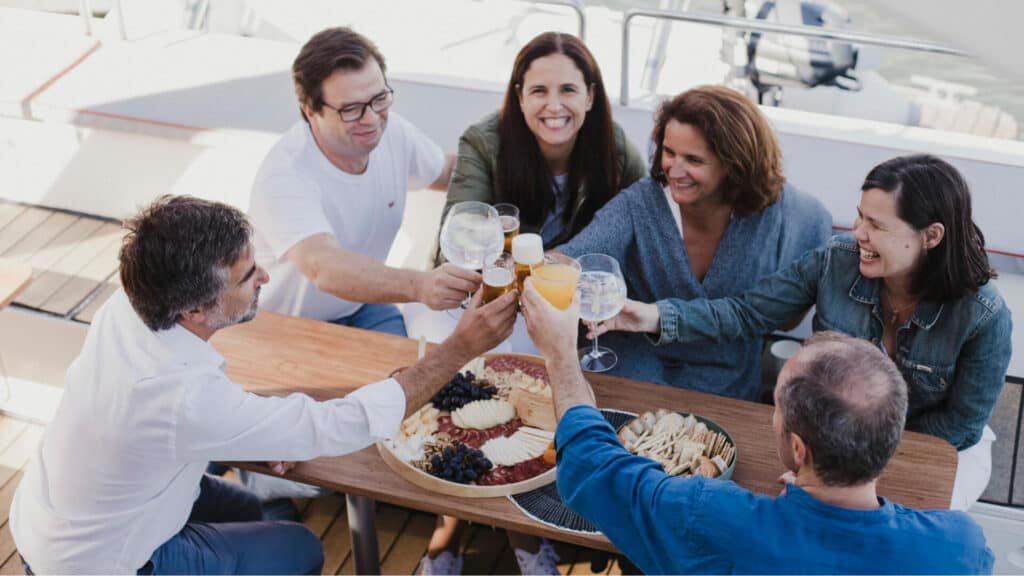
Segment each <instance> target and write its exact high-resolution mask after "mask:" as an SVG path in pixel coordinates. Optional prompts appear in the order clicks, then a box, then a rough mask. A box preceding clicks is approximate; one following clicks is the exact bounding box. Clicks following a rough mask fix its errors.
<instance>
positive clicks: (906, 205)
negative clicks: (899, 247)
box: [860, 154, 996, 302]
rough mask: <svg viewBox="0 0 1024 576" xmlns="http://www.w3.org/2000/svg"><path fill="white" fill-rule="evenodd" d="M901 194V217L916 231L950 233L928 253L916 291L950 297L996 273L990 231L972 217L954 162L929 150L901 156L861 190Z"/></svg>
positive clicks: (869, 178)
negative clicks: (936, 227)
mask: <svg viewBox="0 0 1024 576" xmlns="http://www.w3.org/2000/svg"><path fill="white" fill-rule="evenodd" d="M872 188H878V189H880V190H885V191H886V192H888V193H890V194H895V195H896V206H897V211H898V212H899V217H900V220H903V221H904V222H906V223H907V224H910V226H911V227H912V228H913V229H914V230H918V231H920V230H924V229H925V228H927V227H928V225H929V224H932V223H934V222H938V223H940V224H942V225H943V226H944V227H945V229H946V233H945V235H944V236H943V237H942V241H941V242H939V244H938V245H937V246H935V247H934V248H931V249H930V250H928V251H927V252H926V253H925V257H924V259H923V261H922V262H921V263H920V264H919V265H918V266H917V268H916V269H915V271H914V273H913V277H912V278H911V286H910V290H911V292H913V293H914V294H917V295H919V296H920V297H921V298H923V299H925V300H931V301H933V302H948V301H950V300H956V299H958V298H961V297H963V296H965V295H966V294H970V293H973V292H976V291H977V290H978V288H979V287H981V286H982V285H984V284H985V283H987V282H988V281H989V279H990V278H995V277H996V272H995V270H993V269H992V266H991V265H989V262H988V255H987V254H985V236H984V234H982V233H981V229H980V228H978V225H977V224H975V223H974V220H973V218H972V216H971V192H970V190H969V189H968V187H967V182H966V181H965V180H964V177H963V176H961V175H960V172H958V171H957V169H956V168H954V167H953V166H952V165H951V164H949V163H948V162H946V161H944V160H942V159H940V158H937V157H935V156H931V155H928V154H915V155H912V156H899V157H897V158H893V159H891V160H886V161H885V162H882V163H881V164H879V165H878V166H875V167H874V168H872V169H871V172H869V173H868V175H867V177H866V178H864V184H863V185H862V186H861V188H860V189H861V191H862V192H863V191H867V190H870V189H872Z"/></svg>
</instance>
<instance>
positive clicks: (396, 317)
mask: <svg viewBox="0 0 1024 576" xmlns="http://www.w3.org/2000/svg"><path fill="white" fill-rule="evenodd" d="M331 324H340V325H342V326H350V327H352V328H365V329H366V330H374V331H376V332H384V333H386V334H394V335H396V336H407V334H406V332H405V319H404V318H402V312H401V311H400V310H399V309H398V307H397V306H395V305H394V304H363V305H362V306H361V307H360V308H359V310H356V312H355V314H351V315H349V316H345V317H344V318H338V319H336V320H331ZM238 476H239V478H240V479H241V480H242V484H244V485H245V487H246V488H248V489H249V490H250V491H251V492H253V493H254V494H256V496H257V497H258V498H259V499H260V500H261V501H268V500H275V499H277V498H316V497H318V496H324V495H326V494H330V493H331V492H332V491H331V490H329V489H327V488H318V487H316V486H311V485H309V484H303V483H301V482H295V481H293V480H288V479H287V478H281V477H278V476H270V475H267V474H259V473H255V472H249V471H248V470H239V471H238Z"/></svg>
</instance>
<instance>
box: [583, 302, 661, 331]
mask: <svg viewBox="0 0 1024 576" xmlns="http://www.w3.org/2000/svg"><path fill="white" fill-rule="evenodd" d="M587 327H588V328H590V330H589V331H588V332H587V338H589V339H591V340H593V339H594V338H596V337H597V336H600V335H601V334H604V333H605V332H610V331H612V330H618V331H621V332H649V333H651V334H657V333H659V332H661V315H660V314H658V305H657V304H645V303H643V302H637V301H636V300H626V305H625V306H623V307H622V311H621V312H619V314H618V315H617V316H615V317H613V318H611V319H609V320H605V321H604V322H601V323H600V324H590V323H587Z"/></svg>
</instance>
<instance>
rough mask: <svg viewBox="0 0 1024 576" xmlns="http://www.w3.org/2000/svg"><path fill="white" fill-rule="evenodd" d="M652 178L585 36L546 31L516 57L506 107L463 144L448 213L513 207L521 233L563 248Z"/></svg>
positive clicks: (472, 130) (478, 125) (472, 129)
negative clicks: (622, 193)
mask: <svg viewBox="0 0 1024 576" xmlns="http://www.w3.org/2000/svg"><path fill="white" fill-rule="evenodd" d="M645 172H646V166H645V163H644V160H643V158H642V157H641V156H640V153H639V152H637V150H636V148H634V147H633V145H632V144H630V143H629V141H628V140H627V139H626V136H625V133H624V132H623V131H622V128H621V127H619V126H618V125H617V124H615V122H613V121H612V111H611V104H610V103H609V101H608V95H607V93H606V92H605V89H604V81H603V80H602V79H601V70H600V69H599V68H598V66H597V62H596V61H595V60H594V56H593V55H592V54H591V53H590V50H588V49H587V47H586V45H585V44H583V42H582V41H581V40H580V39H579V38H576V37H575V36H571V35H569V34H562V33H559V32H545V33H544V34H541V35H539V36H537V37H536V38H534V39H533V40H531V41H530V42H529V43H528V44H526V46H523V48H522V50H520V51H519V54H518V55H517V56H516V60H515V64H514V66H513V68H512V75H511V77H510V78H509V81H508V86H507V88H506V90H505V99H504V103H503V104H502V107H501V109H500V110H498V111H497V112H495V113H492V114H490V115H488V116H487V117H486V118H484V119H483V120H481V121H480V122H478V123H476V124H474V125H472V126H470V127H469V128H467V129H466V131H465V132H464V133H463V134H462V137H461V138H460V139H459V154H458V160H457V162H456V166H455V170H454V173H453V174H452V182H451V185H449V187H448V199H447V202H446V203H445V208H444V214H445V215H446V214H447V213H448V210H449V209H450V208H451V207H452V205H454V204H456V203H458V202H464V201H467V200H477V201H480V202H486V203H488V204H493V203H508V204H513V205H515V206H517V207H518V208H519V216H520V231H521V232H535V233H538V234H540V235H541V236H542V237H543V239H544V244H545V246H548V247H553V246H557V245H559V244H562V243H564V242H565V241H567V240H568V239H569V238H571V237H572V236H573V235H574V234H576V233H577V232H579V231H580V230H582V229H583V228H584V227H585V226H586V225H587V224H588V223H589V222H590V220H591V219H592V218H593V217H594V213H595V212H597V210H598V209H600V208H601V206H603V205H604V204H605V203H606V202H607V201H608V200H610V199H611V198H612V197H613V196H614V195H615V194H616V193H617V192H618V191H619V190H620V189H622V188H626V187H628V186H629V185H630V184H632V183H633V182H635V181H636V180H638V179H640V178H642V177H643V176H644V174H645Z"/></svg>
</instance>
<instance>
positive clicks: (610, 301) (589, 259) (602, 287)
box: [579, 254, 626, 372]
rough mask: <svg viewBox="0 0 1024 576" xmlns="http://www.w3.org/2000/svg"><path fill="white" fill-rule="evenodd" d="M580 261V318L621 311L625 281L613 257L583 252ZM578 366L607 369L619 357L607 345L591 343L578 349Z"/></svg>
mask: <svg viewBox="0 0 1024 576" xmlns="http://www.w3.org/2000/svg"><path fill="white" fill-rule="evenodd" d="M579 263H580V269H581V272H580V281H579V289H580V319H581V320H585V321H586V322H589V323H591V324H596V323H598V322H604V321H605V320H608V319H609V318H612V317H614V316H615V315H616V314H618V313H619V312H620V311H622V307H623V305H625V303H626V281H625V280H624V279H623V278H622V270H621V269H620V268H619V263H618V262H616V261H615V258H612V257H611V256H607V255H605V254H584V255H583V256H580V257H579ZM579 355H580V366H582V367H583V369H584V370H586V371H587V372H604V371H606V370H611V369H612V368H613V367H615V364H616V363H617V362H618V361H619V358H618V356H616V355H615V352H613V351H612V350H611V349H609V348H605V347H604V346H598V344H597V337H596V336H595V337H594V342H593V344H592V345H591V346H584V347H583V348H580V349H579Z"/></svg>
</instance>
